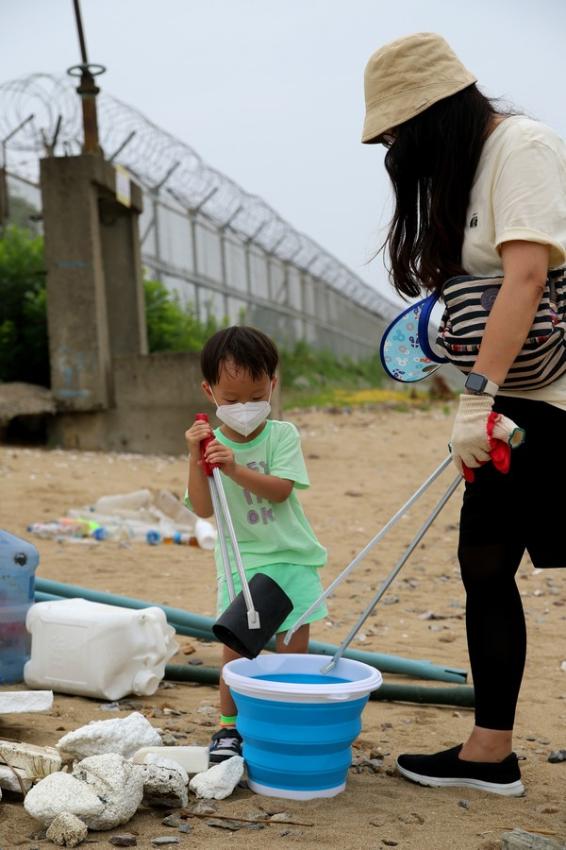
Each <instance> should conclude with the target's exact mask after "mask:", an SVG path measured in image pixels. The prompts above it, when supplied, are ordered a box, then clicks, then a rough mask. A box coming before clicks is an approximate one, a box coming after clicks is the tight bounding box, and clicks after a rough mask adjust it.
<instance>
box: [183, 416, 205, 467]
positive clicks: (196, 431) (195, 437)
mask: <svg viewBox="0 0 566 850" xmlns="http://www.w3.org/2000/svg"><path fill="white" fill-rule="evenodd" d="M211 434H212V428H211V427H210V425H209V423H208V422H202V421H201V420H198V421H197V422H193V424H192V425H191V427H190V428H189V430H188V431H185V440H186V441H187V447H188V449H189V452H190V454H191V455H193V457H196V458H197V460H198V461H200V444H201V442H202V441H203V440H205V439H206V438H207V437H210V436H211Z"/></svg>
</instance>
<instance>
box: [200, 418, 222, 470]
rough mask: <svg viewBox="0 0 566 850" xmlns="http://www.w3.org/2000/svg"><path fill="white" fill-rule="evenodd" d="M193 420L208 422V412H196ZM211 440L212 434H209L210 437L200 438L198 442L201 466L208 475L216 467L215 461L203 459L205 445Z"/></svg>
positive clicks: (212, 438)
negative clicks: (210, 461)
mask: <svg viewBox="0 0 566 850" xmlns="http://www.w3.org/2000/svg"><path fill="white" fill-rule="evenodd" d="M195 422H208V413H197V415H196V416H195ZM213 440H214V436H213V434H211V435H210V437H205V439H204V440H201V444H200V459H201V462H202V468H203V471H204V473H205V474H206V475H209V476H210V475H212V470H213V469H216V468H217V467H218V464H217V463H208V461H207V460H205V457H204V454H205V452H206V449H207V446H208V445H209V443H212V441H213Z"/></svg>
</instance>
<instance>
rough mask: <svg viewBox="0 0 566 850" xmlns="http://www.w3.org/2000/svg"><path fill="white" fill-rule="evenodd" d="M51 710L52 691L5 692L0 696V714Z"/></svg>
mask: <svg viewBox="0 0 566 850" xmlns="http://www.w3.org/2000/svg"><path fill="white" fill-rule="evenodd" d="M50 708H53V691H5V692H4V693H1V694H0V714H21V713H22V712H26V713H27V712H30V711H49V709H50Z"/></svg>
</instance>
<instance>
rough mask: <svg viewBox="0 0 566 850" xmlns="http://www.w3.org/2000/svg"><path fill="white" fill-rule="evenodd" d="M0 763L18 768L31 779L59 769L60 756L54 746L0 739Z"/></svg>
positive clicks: (39, 777) (40, 777) (41, 777)
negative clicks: (40, 745) (39, 745)
mask: <svg viewBox="0 0 566 850" xmlns="http://www.w3.org/2000/svg"><path fill="white" fill-rule="evenodd" d="M0 763H5V764H8V765H11V766H12V767H17V768H20V769H21V770H23V771H25V773H26V774H27V775H28V776H30V777H32V778H33V779H43V778H44V777H45V776H49V774H50V773H56V772H57V771H58V770H61V765H62V762H61V756H60V755H59V753H58V752H57V750H56V749H55V748H54V747H37V746H35V745H34V744H24V743H18V742H16V741H2V740H0Z"/></svg>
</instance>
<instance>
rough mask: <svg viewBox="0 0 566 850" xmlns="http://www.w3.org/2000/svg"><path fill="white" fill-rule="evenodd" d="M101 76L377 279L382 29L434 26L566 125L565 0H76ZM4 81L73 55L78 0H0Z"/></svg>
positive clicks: (505, 90)
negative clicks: (375, 99)
mask: <svg viewBox="0 0 566 850" xmlns="http://www.w3.org/2000/svg"><path fill="white" fill-rule="evenodd" d="M82 9H83V19H84V23H85V27H86V33H87V44H88V50H89V58H90V61H91V62H99V63H102V64H104V65H106V66H107V68H108V72H107V73H106V74H105V75H104V76H103V77H99V78H98V80H99V82H100V84H101V86H102V87H104V89H105V90H106V91H108V92H109V93H110V94H113V95H115V96H116V97H118V98H120V99H121V100H123V101H126V102H127V103H130V104H131V105H133V106H135V107H137V108H138V109H140V110H141V111H142V112H144V113H145V114H146V115H147V116H148V117H149V118H150V119H151V120H152V121H154V122H155V123H157V124H159V125H161V126H162V127H163V128H164V129H166V130H168V131H170V132H172V133H173V134H175V135H177V136H179V137H180V138H181V139H183V140H184V141H186V142H188V143H189V144H190V145H191V146H192V147H194V148H195V149H196V150H197V151H198V152H199V154H200V155H201V156H202V157H203V159H205V160H206V161H208V162H209V163H210V165H212V166H213V167H215V168H217V169H219V170H221V171H224V172H225V173H226V174H227V175H229V176H230V177H231V178H232V179H233V180H235V181H237V182H239V183H240V184H241V185H242V187H243V188H244V189H246V190H247V191H249V192H251V193H254V194H258V195H261V196H263V197H264V198H265V199H266V201H267V202H268V203H269V204H270V205H271V206H273V207H274V208H275V209H276V210H277V211H278V212H279V213H280V214H281V215H282V216H283V217H285V218H286V219H287V220H288V221H290V222H291V223H292V224H293V225H295V226H296V227H298V228H299V229H301V230H303V231H305V232H306V233H307V234H308V235H310V236H312V237H313V238H314V239H316V240H317V241H318V242H320V243H321V244H322V245H323V246H325V247H326V248H328V249H329V250H331V251H332V252H333V253H334V254H335V255H337V256H338V257H339V258H340V259H341V260H343V261H344V262H346V263H347V264H348V265H349V266H350V267H351V268H353V269H354V270H355V271H356V272H357V273H359V274H360V275H361V276H362V277H363V278H364V279H365V280H367V281H368V282H370V283H372V284H373V285H376V286H377V287H378V288H379V289H380V291H382V292H384V293H386V294H390V290H389V287H388V284H387V282H386V280H385V275H384V272H383V269H382V267H381V264H380V263H379V261H378V262H374V263H371V264H370V265H367V260H368V258H369V257H370V255H371V253H372V251H373V249H374V248H375V247H376V245H377V244H378V243H379V240H380V230H379V226H380V224H381V225H383V224H384V222H385V221H386V219H387V214H388V212H387V211H388V199H389V187H388V183H387V179H386V176H385V174H384V169H383V164H382V160H383V152H382V149H381V148H380V147H372V146H362V145H361V144H360V141H359V140H360V134H361V126H362V119H363V70H364V66H365V64H366V61H367V59H368V58H369V56H370V54H371V53H372V52H373V51H374V50H375V49H377V48H378V47H380V46H381V45H382V44H384V43H385V42H387V41H390V40H392V39H395V38H398V37H399V36H402V35H407V34H409V33H412V32H416V31H423V30H426V31H435V32H439V33H441V34H442V35H443V36H444V37H445V38H447V40H448V41H449V42H450V43H451V45H452V47H453V48H454V49H455V50H456V52H457V53H458V54H459V56H460V57H461V59H462V60H463V61H464V63H465V64H466V65H467V66H468V67H469V68H470V70H472V71H473V72H474V73H475V74H476V76H478V78H479V82H480V85H481V87H482V89H483V90H484V92H485V93H486V94H488V95H491V96H502V97H504V98H506V99H508V100H509V101H511V102H512V103H513V104H515V105H516V106H517V107H519V108H520V109H523V110H525V111H526V112H528V113H529V114H531V115H532V116H533V117H536V118H539V119H540V120H542V121H544V122H546V123H547V124H550V125H551V126H552V127H554V128H555V129H556V130H558V131H559V132H560V133H561V134H562V135H564V136H566V92H565V86H564V81H565V77H566V75H565V73H564V56H565V51H566V46H565V36H566V2H565V0H538V2H534V0H473V2H472V0H466V2H463V0H423V2H419V0H388V2H384V0H82ZM1 13H2V14H1V18H0V21H1V26H2V35H3V38H2V50H1V51H0V82H3V81H5V80H9V79H12V78H15V77H19V76H23V75H26V74H29V73H33V72H39V71H43V72H49V73H63V72H65V70H66V69H67V67H69V66H70V65H72V64H74V63H76V62H78V61H79V48H78V42H77V37H76V32H75V28H74V17H73V8H72V1H71V0H2V3H1Z"/></svg>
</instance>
